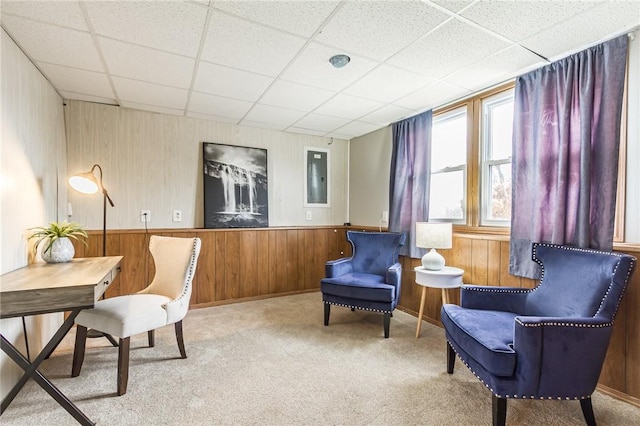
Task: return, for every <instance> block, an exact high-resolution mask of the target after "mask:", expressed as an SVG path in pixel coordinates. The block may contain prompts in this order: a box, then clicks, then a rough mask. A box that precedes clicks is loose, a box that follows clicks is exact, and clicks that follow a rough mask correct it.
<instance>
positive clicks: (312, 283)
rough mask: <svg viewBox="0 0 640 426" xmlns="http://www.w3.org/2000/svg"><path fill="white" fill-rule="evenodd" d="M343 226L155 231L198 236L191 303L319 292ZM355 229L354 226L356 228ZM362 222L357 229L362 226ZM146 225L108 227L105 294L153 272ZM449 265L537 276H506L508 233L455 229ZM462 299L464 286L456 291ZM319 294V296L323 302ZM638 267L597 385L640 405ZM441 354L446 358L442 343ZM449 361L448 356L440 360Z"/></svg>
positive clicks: (478, 272) (495, 274)
mask: <svg viewBox="0 0 640 426" xmlns="http://www.w3.org/2000/svg"><path fill="white" fill-rule="evenodd" d="M346 229H347V228H345V227H320V228H268V229H224V230H209V229H193V230H186V231H185V230H153V231H151V232H150V234H155V235H166V236H188V237H191V236H198V237H200V239H201V240H202V250H201V253H200V258H199V260H198V267H197V271H196V276H195V279H194V284H193V285H194V291H193V295H192V297H191V306H192V307H193V308H197V307H206V306H214V305H219V304H224V303H232V302H236V301H241V300H251V299H257V298H264V297H271V296H278V295H285V294H293V293H299V292H306V291H318V290H319V288H320V280H321V279H322V278H323V277H324V265H325V262H326V261H327V260H333V259H337V258H339V257H344V256H349V255H350V254H351V247H350V245H349V244H348V243H347V241H346V238H345V232H346ZM352 229H356V228H355V227H354V228H352ZM358 229H360V228H358ZM148 238H149V234H146V233H145V232H144V231H138V230H136V231H109V233H108V237H107V252H108V254H109V255H122V256H124V259H123V262H122V273H120V274H119V275H118V278H117V279H116V280H115V281H114V283H113V284H112V285H111V287H110V288H109V290H108V291H107V296H108V297H111V296H115V295H119V294H127V293H132V292H135V291H138V290H141V289H142V288H144V287H145V286H146V283H148V279H147V278H146V275H147V274H148V275H149V277H152V276H153V262H152V260H151V259H150V258H149V252H148V250H147V246H148ZM101 247H102V236H101V233H100V232H91V233H90V238H89V244H88V246H87V247H85V246H84V245H82V244H76V250H77V251H76V256H77V257H83V256H96V255H99V254H100V252H101ZM616 250H617V251H621V252H627V253H629V254H631V255H634V256H636V257H640V247H638V246H635V245H633V246H632V245H628V246H617V247H616ZM441 252H442V254H443V256H444V257H445V259H446V261H447V264H448V265H451V266H456V267H459V268H462V269H464V271H465V272H464V276H463V280H464V282H465V283H467V284H478V285H498V286H503V287H512V286H515V287H523V288H532V287H534V286H535V285H536V281H533V280H529V279H521V278H518V277H514V276H512V275H509V273H508V269H509V268H508V265H509V240H508V237H506V236H486V235H475V234H454V238H453V248H452V249H450V250H442V251H441ZM401 262H402V264H403V279H402V290H401V295H400V302H399V309H402V310H403V311H406V312H409V313H411V314H413V315H415V316H417V312H418V308H419V303H420V292H421V287H419V286H418V285H416V284H415V282H414V278H415V273H414V271H413V268H414V267H416V266H418V265H419V264H420V260H419V259H410V258H406V257H402V258H401ZM427 290H428V293H427V302H426V305H425V315H424V319H425V320H426V321H429V322H431V323H433V324H436V325H440V308H441V306H442V302H441V296H440V290H439V289H431V288H428V289H427ZM452 293H453V294H452V295H451V296H452V300H454V301H455V302H456V303H458V301H459V291H458V290H452ZM319 300H320V299H318V301H319ZM639 308H640V272H636V273H635V274H634V276H633V278H632V282H631V283H630V284H629V288H628V289H627V292H626V294H625V297H624V300H623V303H622V305H621V307H620V310H619V313H618V316H617V318H616V322H615V326H614V331H613V336H612V339H611V344H610V347H609V352H608V354H607V358H606V360H605V365H604V368H603V370H602V375H601V377H600V389H602V390H604V391H605V392H609V393H611V394H613V395H616V396H618V397H620V398H622V399H625V400H627V401H629V402H632V403H634V404H636V405H639V406H640V309H639ZM442 350H443V359H444V348H443V349H442ZM443 362H444V361H443Z"/></svg>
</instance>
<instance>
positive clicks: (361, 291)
mask: <svg viewBox="0 0 640 426" xmlns="http://www.w3.org/2000/svg"><path fill="white" fill-rule="evenodd" d="M347 240H348V241H349V242H350V243H351V247H352V248H353V255H352V256H351V257H349V258H343V259H338V260H333V261H329V262H327V264H326V266H325V272H326V278H324V279H323V280H322V281H321V284H320V290H321V291H322V301H323V302H324V325H325V326H327V325H329V315H330V313H331V305H338V306H345V307H348V308H351V310H352V311H353V310H355V309H363V310H367V311H374V312H382V313H383V314H384V337H385V338H388V337H389V323H390V322H391V315H392V312H393V310H394V309H395V307H396V305H397V304H398V298H399V297H400V286H401V284H402V267H401V265H400V263H398V249H399V248H400V247H401V246H402V245H404V242H405V234H403V233H395V232H356V231H347Z"/></svg>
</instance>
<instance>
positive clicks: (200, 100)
mask: <svg viewBox="0 0 640 426" xmlns="http://www.w3.org/2000/svg"><path fill="white" fill-rule="evenodd" d="M252 106H253V104H252V103H251V102H247V101H239V100H236V99H229V98H223V97H221V96H214V95H207V94H205V93H198V92H193V93H192V94H191V101H190V102H189V108H188V110H189V112H199V113H202V114H208V115H217V116H220V117H228V118H237V119H240V118H242V117H244V115H245V114H246V113H247V111H249V109H250V108H251V107H252Z"/></svg>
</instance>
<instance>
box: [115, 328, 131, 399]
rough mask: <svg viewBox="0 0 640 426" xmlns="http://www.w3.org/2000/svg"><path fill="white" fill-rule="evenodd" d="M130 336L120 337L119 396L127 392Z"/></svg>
mask: <svg viewBox="0 0 640 426" xmlns="http://www.w3.org/2000/svg"><path fill="white" fill-rule="evenodd" d="M130 339H131V338H130V337H125V338H124V339H120V342H119V345H118V396H121V395H124V394H125V393H127V382H128V381H129V344H130V343H131V342H130Z"/></svg>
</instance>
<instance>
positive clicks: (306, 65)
mask: <svg viewBox="0 0 640 426" xmlns="http://www.w3.org/2000/svg"><path fill="white" fill-rule="evenodd" d="M337 53H344V52H338V51H336V49H334V48H331V47H327V46H323V45H321V44H318V43H310V44H309V45H308V46H307V47H306V48H305V49H304V51H303V52H302V53H301V54H300V56H298V57H297V58H296V59H295V61H294V62H292V63H291V65H290V66H289V67H288V68H287V69H286V70H285V72H284V73H282V76H281V77H282V79H284V80H289V81H293V82H296V83H301V84H306V85H309V86H315V87H319V88H321V89H327V90H335V91H339V90H342V89H343V88H345V87H347V86H348V85H350V84H351V83H353V82H354V81H356V80H357V79H359V78H360V77H362V76H363V75H364V74H366V73H367V72H368V71H370V70H371V69H373V68H374V67H375V66H376V65H378V62H375V61H371V60H369V59H365V58H362V57H360V56H356V55H351V62H349V63H348V64H347V65H346V66H345V67H343V68H334V67H333V66H332V65H331V64H330V63H329V58H331V57H332V56H333V55H335V54H337Z"/></svg>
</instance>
